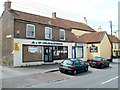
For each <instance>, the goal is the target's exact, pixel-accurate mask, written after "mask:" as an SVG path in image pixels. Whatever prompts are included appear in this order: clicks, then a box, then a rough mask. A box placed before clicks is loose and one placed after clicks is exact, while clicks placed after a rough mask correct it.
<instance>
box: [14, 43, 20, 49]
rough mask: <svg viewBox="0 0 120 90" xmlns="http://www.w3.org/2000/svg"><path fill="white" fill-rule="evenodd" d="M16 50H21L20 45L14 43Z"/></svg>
mask: <svg viewBox="0 0 120 90" xmlns="http://www.w3.org/2000/svg"><path fill="white" fill-rule="evenodd" d="M14 50H15V51H18V50H19V44H18V43H14Z"/></svg>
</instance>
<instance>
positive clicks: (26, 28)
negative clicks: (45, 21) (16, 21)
mask: <svg viewBox="0 0 120 90" xmlns="http://www.w3.org/2000/svg"><path fill="white" fill-rule="evenodd" d="M28 26H33V28H34V30H33V32H34V34H33V36H28ZM26 37H27V38H35V25H33V24H26Z"/></svg>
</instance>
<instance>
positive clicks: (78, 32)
mask: <svg viewBox="0 0 120 90" xmlns="http://www.w3.org/2000/svg"><path fill="white" fill-rule="evenodd" d="M71 32H72V33H74V34H75V35H77V36H81V35H83V34H85V33H91V32H89V31H82V30H76V29H72V31H71Z"/></svg>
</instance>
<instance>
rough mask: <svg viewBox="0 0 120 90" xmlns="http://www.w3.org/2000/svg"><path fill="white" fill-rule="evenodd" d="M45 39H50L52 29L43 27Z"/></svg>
mask: <svg viewBox="0 0 120 90" xmlns="http://www.w3.org/2000/svg"><path fill="white" fill-rule="evenodd" d="M45 39H52V28H50V27H45Z"/></svg>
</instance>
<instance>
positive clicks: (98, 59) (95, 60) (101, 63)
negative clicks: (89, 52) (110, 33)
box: [89, 57, 110, 68]
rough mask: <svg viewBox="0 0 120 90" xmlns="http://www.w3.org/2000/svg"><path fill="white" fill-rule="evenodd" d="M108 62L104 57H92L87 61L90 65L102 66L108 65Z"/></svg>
mask: <svg viewBox="0 0 120 90" xmlns="http://www.w3.org/2000/svg"><path fill="white" fill-rule="evenodd" d="M109 64H110V62H109V61H108V60H107V59H106V58H104V57H94V58H92V59H91V60H90V61H89V65H90V67H97V68H104V67H109Z"/></svg>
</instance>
